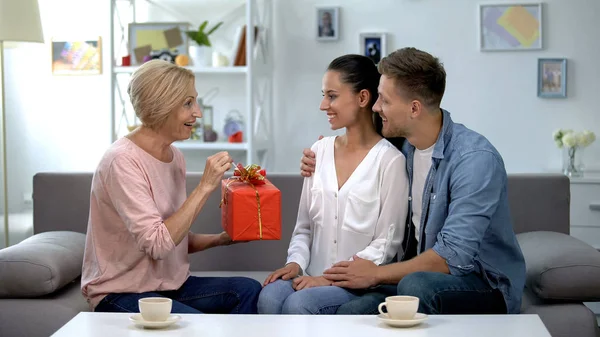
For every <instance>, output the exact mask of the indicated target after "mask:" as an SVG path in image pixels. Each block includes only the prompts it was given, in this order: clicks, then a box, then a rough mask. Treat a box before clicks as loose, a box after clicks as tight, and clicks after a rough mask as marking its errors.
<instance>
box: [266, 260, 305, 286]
mask: <svg viewBox="0 0 600 337" xmlns="http://www.w3.org/2000/svg"><path fill="white" fill-rule="evenodd" d="M298 274H300V265H299V264H297V263H296V262H292V263H288V264H286V265H285V267H283V268H279V269H277V270H276V271H274V272H272V273H271V274H270V275H269V276H267V278H266V279H265V282H264V283H263V286H266V285H267V284H269V283H272V282H275V281H277V280H278V279H280V278H281V279H282V280H284V281H287V280H291V279H293V278H294V277H297V276H298Z"/></svg>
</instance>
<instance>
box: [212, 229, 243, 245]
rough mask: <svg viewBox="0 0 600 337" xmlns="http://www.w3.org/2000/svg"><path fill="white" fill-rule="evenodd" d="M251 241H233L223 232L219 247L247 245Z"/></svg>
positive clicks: (220, 235) (220, 236)
mask: <svg viewBox="0 0 600 337" xmlns="http://www.w3.org/2000/svg"><path fill="white" fill-rule="evenodd" d="M245 242H249V241H233V240H231V237H230V236H229V234H227V232H225V231H223V232H221V234H219V246H229V245H232V244H234V243H245Z"/></svg>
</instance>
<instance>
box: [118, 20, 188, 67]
mask: <svg viewBox="0 0 600 337" xmlns="http://www.w3.org/2000/svg"><path fill="white" fill-rule="evenodd" d="M189 29H190V24H189V23H187V22H143V23H139V22H136V23H130V24H129V30H128V52H129V55H131V65H140V64H142V63H143V60H144V57H145V56H151V54H152V55H160V54H162V55H163V59H171V58H173V59H174V58H175V56H177V55H188V53H189V51H188V48H189V40H188V37H187V35H186V34H185V32H186V31H187V30H189Z"/></svg>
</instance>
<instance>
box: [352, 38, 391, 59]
mask: <svg viewBox="0 0 600 337" xmlns="http://www.w3.org/2000/svg"><path fill="white" fill-rule="evenodd" d="M386 44H387V42H386V33H361V34H360V45H359V46H360V47H359V48H360V54H361V55H364V56H366V57H368V58H370V59H371V60H373V62H374V63H375V64H378V63H379V61H381V59H382V58H383V57H384V56H386V55H387V46H386Z"/></svg>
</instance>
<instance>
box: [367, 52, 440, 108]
mask: <svg viewBox="0 0 600 337" xmlns="http://www.w3.org/2000/svg"><path fill="white" fill-rule="evenodd" d="M378 70H379V72H380V73H381V74H382V75H385V76H387V77H390V78H393V79H394V81H395V82H396V85H397V86H400V87H401V89H403V91H404V92H405V93H406V94H408V95H409V96H411V97H410V99H420V100H421V101H422V102H423V104H425V105H427V106H435V107H438V106H439V105H440V103H441V102H442V97H443V96H444V91H445V90H446V71H445V70H444V66H443V65H442V64H441V63H440V61H439V59H438V58H436V57H433V56H432V55H431V54H428V53H426V52H424V51H421V50H418V49H416V48H412V47H407V48H402V49H398V50H396V51H394V52H393V53H391V54H390V55H388V56H386V57H384V58H383V59H382V60H381V61H379V65H378Z"/></svg>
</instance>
